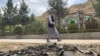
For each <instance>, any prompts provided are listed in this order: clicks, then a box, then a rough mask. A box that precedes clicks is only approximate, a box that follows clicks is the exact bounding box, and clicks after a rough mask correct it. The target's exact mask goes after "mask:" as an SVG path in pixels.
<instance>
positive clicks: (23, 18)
mask: <svg viewBox="0 0 100 56" xmlns="http://www.w3.org/2000/svg"><path fill="white" fill-rule="evenodd" d="M20 6H21V7H20V9H19V15H20V16H19V17H20V23H21V24H22V25H25V24H27V23H28V13H29V9H28V6H27V5H26V3H25V1H24V0H23V1H22V3H21V5H20Z"/></svg>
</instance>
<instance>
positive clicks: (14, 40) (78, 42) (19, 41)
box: [0, 39, 100, 44]
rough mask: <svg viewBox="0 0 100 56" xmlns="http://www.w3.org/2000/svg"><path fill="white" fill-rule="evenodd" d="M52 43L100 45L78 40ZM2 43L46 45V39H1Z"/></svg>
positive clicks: (99, 41) (53, 40)
mask: <svg viewBox="0 0 100 56" xmlns="http://www.w3.org/2000/svg"><path fill="white" fill-rule="evenodd" d="M50 41H51V43H59V44H99V43H100V40H78V39H74V40H72V39H63V40H62V41H60V42H57V40H56V39H52V40H50ZM0 42H1V43H2V42H7V43H10V42H11V43H12V42H14V43H16V42H18V43H35V44H36V43H37V44H46V43H47V41H46V39H0Z"/></svg>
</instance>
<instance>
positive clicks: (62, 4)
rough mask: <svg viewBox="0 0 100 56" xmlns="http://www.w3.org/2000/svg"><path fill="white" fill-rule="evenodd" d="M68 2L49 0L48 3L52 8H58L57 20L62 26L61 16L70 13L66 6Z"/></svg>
mask: <svg viewBox="0 0 100 56" xmlns="http://www.w3.org/2000/svg"><path fill="white" fill-rule="evenodd" d="M66 3H67V1H66V2H64V1H63V0H49V1H48V4H49V6H50V9H51V10H52V9H55V10H56V12H57V13H56V15H57V21H58V25H59V27H60V21H61V18H64V17H65V16H66V15H67V14H68V10H67V8H65V6H66Z"/></svg>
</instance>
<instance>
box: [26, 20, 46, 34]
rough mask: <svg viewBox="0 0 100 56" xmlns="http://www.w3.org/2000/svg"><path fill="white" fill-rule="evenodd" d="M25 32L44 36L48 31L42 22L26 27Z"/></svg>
mask: <svg viewBox="0 0 100 56" xmlns="http://www.w3.org/2000/svg"><path fill="white" fill-rule="evenodd" d="M25 32H27V33H31V34H44V33H46V32H47V31H46V27H45V26H44V25H43V23H42V22H39V21H34V22H33V23H31V24H28V25H26V26H25ZM27 33H26V34H27Z"/></svg>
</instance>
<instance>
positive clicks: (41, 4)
mask: <svg viewBox="0 0 100 56" xmlns="http://www.w3.org/2000/svg"><path fill="white" fill-rule="evenodd" d="M86 1H88V0H68V7H70V6H71V5H74V4H80V3H84V2H86ZM21 2H22V0H13V3H14V6H15V5H18V8H20V3H21ZM6 3H7V0H0V8H1V7H5V6H6ZM25 3H26V4H27V5H28V6H29V9H30V12H29V14H32V13H33V14H35V16H41V15H42V14H43V13H44V12H46V11H47V9H48V8H49V5H48V0H25ZM2 13H3V11H2Z"/></svg>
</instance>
